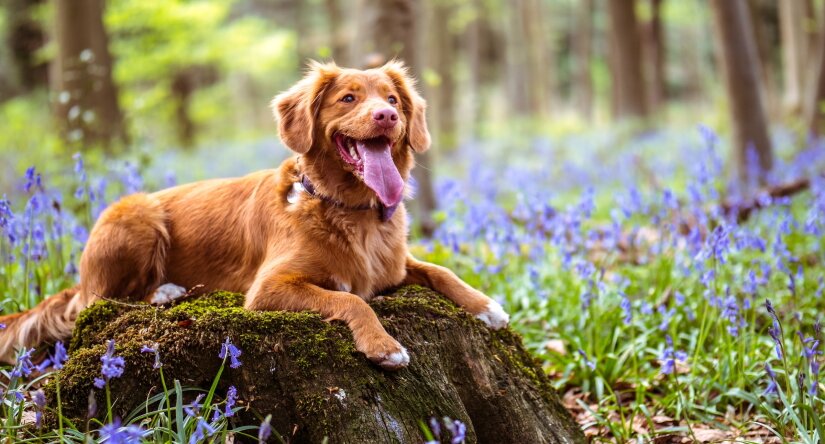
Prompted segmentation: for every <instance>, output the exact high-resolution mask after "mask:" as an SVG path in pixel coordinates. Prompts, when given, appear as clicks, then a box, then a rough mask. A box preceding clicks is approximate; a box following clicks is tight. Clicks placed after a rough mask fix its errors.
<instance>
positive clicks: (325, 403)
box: [47, 287, 585, 444]
mask: <svg viewBox="0 0 825 444" xmlns="http://www.w3.org/2000/svg"><path fill="white" fill-rule="evenodd" d="M371 305H372V307H373V309H374V310H375V311H376V313H377V314H378V315H379V317H380V319H381V320H382V323H383V324H384V326H385V327H386V329H387V331H388V332H389V333H390V334H392V335H393V336H394V337H395V338H396V339H397V340H398V341H399V342H401V343H402V344H404V345H405V346H406V347H407V349H408V351H409V353H410V357H411V362H410V366H409V367H408V368H406V369H403V370H400V371H397V372H385V371H383V370H381V369H379V368H378V367H376V366H374V365H373V364H371V363H370V362H369V361H368V360H367V359H366V358H365V357H364V356H363V355H361V354H360V353H358V352H356V351H355V349H354V347H355V346H354V343H353V341H352V335H351V333H350V332H349V330H348V329H347V328H346V327H345V326H343V325H342V324H340V323H332V324H330V323H327V322H324V321H323V320H322V319H321V317H320V316H319V315H317V314H313V313H309V312H302V313H291V312H252V311H247V310H244V309H243V308H242V306H243V296H242V295H238V294H231V293H215V294H213V295H210V296H207V297H204V298H200V299H193V300H190V301H184V302H182V303H180V304H179V305H177V306H175V307H173V308H170V309H160V308H154V307H149V306H125V305H118V304H116V303H114V302H102V303H98V304H95V305H93V306H92V307H90V308H89V309H87V310H86V311H84V312H83V313H81V315H80V317H79V319H78V323H77V325H76V327H75V331H74V336H73V339H72V343H71V346H70V348H69V349H70V359H69V361H68V362H67V364H66V365H65V368H64V369H63V370H62V371H61V373H60V383H61V386H60V390H61V395H62V399H63V401H64V404H63V414H64V415H66V416H67V417H69V418H77V419H78V420H80V423H83V422H85V415H86V411H87V405H86V403H87V399H88V397H89V392H90V391H91V390H92V384H93V379H94V378H95V377H96V376H97V375H99V373H100V355H101V354H102V353H103V352H104V351H105V341H106V340H108V339H114V340H115V344H116V349H115V350H116V354H117V355H118V356H122V357H123V358H124V359H125V361H126V370H125V374H124V376H123V377H122V378H117V379H111V380H110V381H109V385H110V389H111V393H112V400H113V409H114V414H115V415H116V416H119V417H125V416H126V414H128V412H130V411H131V410H132V409H134V408H135V407H138V406H140V405H141V403H143V402H145V399H146V394H147V393H149V392H150V391H152V392H153V393H156V392H157V390H158V388H159V387H160V382H161V381H160V376H159V373H158V371H157V370H154V369H153V368H152V365H153V362H154V357H153V356H152V355H150V354H145V353H140V348H141V347H142V346H143V345H148V344H157V349H158V350H159V352H160V360H161V362H162V363H163V372H164V376H165V378H166V381H167V382H170V381H172V380H179V381H180V382H181V384H182V385H183V386H187V387H200V388H208V387H210V385H211V384H212V381H213V379H214V377H215V375H216V374H217V372H218V369H219V367H220V366H221V359H219V358H218V353H219V351H220V349H221V343H222V342H223V341H224V339H225V338H226V337H229V338H230V340H231V341H232V342H233V343H234V344H235V345H237V346H238V347H239V348H240V349H241V350H242V354H241V356H240V360H241V363H242V364H241V366H240V367H238V368H236V369H232V368H229V367H228V366H227V367H226V368H225V369H224V372H223V374H222V377H221V380H220V381H219V383H218V389H217V392H216V393H217V394H218V396H220V395H223V394H224V393H226V390H227V388H228V387H229V386H230V385H234V386H235V387H237V390H238V396H239V399H240V401H239V405H242V406H244V407H247V408H246V409H244V410H242V411H241V412H239V414H238V415H237V416H236V417H235V418H232V421H233V423H234V425H235V426H240V425H257V424H259V423H260V418H261V417H264V416H266V415H267V414H272V425H273V428H274V430H275V431H277V432H279V433H280V434H282V436H285V437H286V440H288V442H291V443H294V444H297V443H318V442H322V441H323V440H324V438H329V440H330V441H329V442H330V443H362V442H370V443H379V442H387V443H421V442H422V441H423V435H422V433H421V432H420V429H419V421H426V420H427V419H428V418H430V417H438V418H441V417H443V416H449V417H451V418H453V419H458V420H461V421H462V422H464V423H465V424H466V425H467V440H466V441H465V442H467V443H476V442H479V443H489V442H496V443H519V444H522V443H562V442H564V443H584V442H585V440H584V436H583V435H582V432H581V431H580V429H579V427H578V426H577V424H576V423H575V422H574V421H573V420H572V418H571V417H570V414H569V413H568V412H567V411H566V410H565V409H564V407H563V406H562V405H561V403H560V402H559V398H558V395H557V394H556V393H555V391H554V390H553V388H552V385H551V382H550V380H549V379H548V377H547V376H546V375H545V373H544V372H543V371H542V368H541V366H540V365H539V364H538V363H537V362H536V361H535V360H534V358H533V357H531V356H530V355H529V354H528V353H527V352H526V351H525V349H524V348H523V346H522V344H521V339H520V338H519V337H518V335H516V334H514V333H512V332H511V331H509V330H503V331H499V332H493V331H491V330H489V329H488V328H487V327H486V326H484V325H483V324H482V323H481V322H480V321H478V320H476V319H474V318H472V317H471V316H470V315H468V314H467V313H466V312H464V311H463V310H462V309H460V308H458V307H457V306H455V305H454V304H452V303H451V302H448V301H447V300H446V299H444V298H443V297H441V296H440V295H437V294H436V293H434V292H432V291H431V290H427V289H424V288H421V287H403V288H401V289H399V290H397V291H396V292H395V293H393V294H392V295H389V296H385V297H381V298H378V299H377V300H375V301H373V302H372V303H371ZM53 388H54V386H49V387H47V396H48V398H49V401H50V405H54V396H53V395H54V392H53V390H52V389H53ZM95 396H96V398H97V405H106V401H105V394H104V393H101V392H100V391H96V394H95ZM193 397H194V396H193ZM188 401H189V400H188V399H187V400H185V401H184V402H188ZM173 402H175V401H174V400H173ZM99 410H104V411H101V412H100V415H105V414H106V412H105V409H99ZM52 420H53V418H52ZM444 442H447V441H444Z"/></svg>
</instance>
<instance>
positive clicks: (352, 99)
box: [341, 94, 355, 103]
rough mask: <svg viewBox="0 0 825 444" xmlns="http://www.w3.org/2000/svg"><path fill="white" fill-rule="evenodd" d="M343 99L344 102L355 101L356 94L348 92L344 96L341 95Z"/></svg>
mask: <svg viewBox="0 0 825 444" xmlns="http://www.w3.org/2000/svg"><path fill="white" fill-rule="evenodd" d="M341 101H342V102H344V103H352V102H354V101H355V96H353V95H352V94H347V95H345V96H344V97H341Z"/></svg>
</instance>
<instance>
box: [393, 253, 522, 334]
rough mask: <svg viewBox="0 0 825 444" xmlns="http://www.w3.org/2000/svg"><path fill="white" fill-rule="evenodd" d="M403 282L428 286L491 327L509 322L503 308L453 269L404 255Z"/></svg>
mask: <svg viewBox="0 0 825 444" xmlns="http://www.w3.org/2000/svg"><path fill="white" fill-rule="evenodd" d="M404 283H405V284H416V285H423V286H425V287H429V288H432V289H433V290H435V291H437V292H439V293H441V294H443V295H444V296H447V297H448V298H450V300H452V301H453V302H455V303H456V304H458V305H460V306H462V307H464V309H465V310H467V311H468V312H470V313H471V314H473V315H475V317H477V318H478V319H481V320H482V321H483V322H484V323H485V324H487V326H489V327H490V328H492V329H494V330H498V329H500V328H504V327H506V326H507V323H508V322H510V315H508V314H507V313H505V312H504V309H503V308H501V305H500V304H499V303H498V302H496V301H494V300H493V299H491V298H489V297H487V296H486V295H485V294H484V293H482V292H480V291H478V290H476V289H475V288H473V287H471V286H469V285H467V283H465V282H464V281H462V280H461V279H459V278H458V276H456V275H455V273H453V272H452V271H450V270H449V269H447V268H444V267H442V266H440V265H435V264H430V263H427V262H421V261H419V260H417V259H415V258H413V257H412V256H408V257H407V277H406V278H405V280H404Z"/></svg>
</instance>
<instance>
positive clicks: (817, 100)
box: [805, 10, 825, 136]
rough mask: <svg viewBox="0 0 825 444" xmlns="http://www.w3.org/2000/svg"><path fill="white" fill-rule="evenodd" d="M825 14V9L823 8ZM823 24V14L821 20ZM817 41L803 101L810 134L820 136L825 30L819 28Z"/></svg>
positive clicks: (824, 117) (823, 128) (824, 125)
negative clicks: (815, 54) (815, 53)
mask: <svg viewBox="0 0 825 444" xmlns="http://www.w3.org/2000/svg"><path fill="white" fill-rule="evenodd" d="M823 13H824V14H825V10H823ZM821 22H822V23H823V26H825V15H823V20H821ZM818 35H819V39H820V41H819V43H818V44H817V51H818V54H817V56H816V58H815V59H814V63H815V65H814V67H813V75H812V76H811V78H810V79H809V85H808V87H807V88H806V91H807V94H806V97H807V100H806V101H805V123H806V124H807V127H808V131H809V132H810V134H812V135H815V136H821V135H822V134H823V133H825V112H823V105H825V30H820V32H819V33H818Z"/></svg>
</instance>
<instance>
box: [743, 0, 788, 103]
mask: <svg viewBox="0 0 825 444" xmlns="http://www.w3.org/2000/svg"><path fill="white" fill-rule="evenodd" d="M749 6H750V7H749V8H748V9H749V10H750V18H751V25H752V27H753V37H754V41H755V42H756V50H757V54H758V55H759V64H760V66H761V68H762V69H761V71H760V72H761V74H762V75H761V77H760V80H761V81H762V90H763V91H764V92H765V112H766V113H767V114H768V116H772V117H776V118H780V117H781V116H782V112H783V110H782V100H783V99H782V98H781V97H780V92H779V90H780V89H781V88H780V86H779V81H778V77H781V76H778V71H779V69H778V66H777V65H778V64H777V63H776V60H775V58H776V57H775V55H776V48H777V47H778V46H779V40H780V37H779V34H780V31H779V28H780V25H779V11H778V9H779V8H778V7H777V5H776V3H775V2H774V1H773V0H750V1H749Z"/></svg>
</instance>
